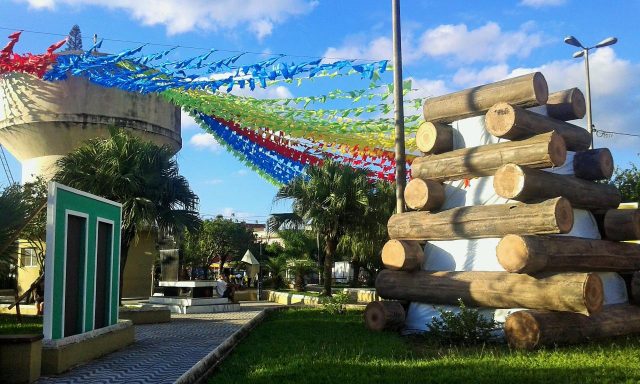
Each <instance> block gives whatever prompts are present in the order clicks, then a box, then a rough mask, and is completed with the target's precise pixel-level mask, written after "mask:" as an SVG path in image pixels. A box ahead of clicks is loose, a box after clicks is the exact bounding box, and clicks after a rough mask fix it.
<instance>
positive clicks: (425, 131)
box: [416, 121, 453, 155]
mask: <svg viewBox="0 0 640 384" xmlns="http://www.w3.org/2000/svg"><path fill="white" fill-rule="evenodd" d="M416 146H417V147H418V149H419V150H420V151H422V152H424V153H426V154H434V155H436V154H439V153H444V152H448V151H451V150H453V128H451V126H450V125H446V124H442V123H432V122H429V121H427V122H424V123H422V124H420V127H419V128H418V131H417V132H416Z"/></svg>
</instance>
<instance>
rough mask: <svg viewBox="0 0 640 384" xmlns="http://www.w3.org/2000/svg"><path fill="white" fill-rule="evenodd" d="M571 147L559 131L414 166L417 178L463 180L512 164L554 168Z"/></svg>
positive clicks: (442, 156)
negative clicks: (568, 147)
mask: <svg viewBox="0 0 640 384" xmlns="http://www.w3.org/2000/svg"><path fill="white" fill-rule="evenodd" d="M566 156H567V149H566V147H565V144H564V140H563V139H562V137H561V136H560V135H558V134H557V133H555V132H549V133H544V134H542V135H537V136H534V137H532V138H530V139H526V140H522V141H507V142H504V143H498V144H489V145H482V146H479V147H473V148H462V149H457V150H455V151H451V152H446V153H442V154H440V155H431V156H424V157H418V158H416V159H415V160H414V161H413V163H412V165H411V175H412V176H413V177H414V178H419V179H424V180H434V181H440V182H443V181H449V180H461V179H467V178H472V177H478V176H489V175H493V174H494V173H495V171H496V170H497V169H498V168H500V167H501V166H503V165H505V164H509V163H514V164H518V165H526V166H528V167H531V168H550V167H555V166H560V165H562V164H564V162H565V160H566Z"/></svg>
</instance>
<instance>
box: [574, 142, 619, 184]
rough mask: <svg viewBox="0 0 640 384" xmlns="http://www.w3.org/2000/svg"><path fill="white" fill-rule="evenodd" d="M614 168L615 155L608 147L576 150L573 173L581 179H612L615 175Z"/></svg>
mask: <svg viewBox="0 0 640 384" xmlns="http://www.w3.org/2000/svg"><path fill="white" fill-rule="evenodd" d="M613 168H614V164H613V156H612V155H611V151H609V149H608V148H598V149H590V150H588V151H583V152H576V155H575V156H574V158H573V173H574V174H575V176H576V177H579V178H581V179H585V180H604V179H610V178H611V175H613Z"/></svg>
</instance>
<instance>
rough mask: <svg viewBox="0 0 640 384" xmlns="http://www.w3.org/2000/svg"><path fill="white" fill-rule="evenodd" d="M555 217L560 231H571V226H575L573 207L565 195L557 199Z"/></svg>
mask: <svg viewBox="0 0 640 384" xmlns="http://www.w3.org/2000/svg"><path fill="white" fill-rule="evenodd" d="M555 217H556V224H557V226H558V230H559V233H569V232H571V228H573V208H572V207H571V203H570V202H569V200H567V199H565V198H564V197H561V198H558V199H557V200H556V206H555Z"/></svg>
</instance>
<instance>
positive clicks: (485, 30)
mask: <svg viewBox="0 0 640 384" xmlns="http://www.w3.org/2000/svg"><path fill="white" fill-rule="evenodd" d="M534 27H535V23H533V22H526V23H524V24H522V25H521V26H520V28H519V29H517V30H513V31H503V30H502V28H500V26H499V25H498V24H497V23H494V22H489V23H487V24H485V25H483V26H481V27H478V28H476V29H469V27H467V25H466V24H456V25H453V24H443V25H439V26H437V27H435V28H432V29H428V30H426V31H424V32H423V33H422V34H421V35H420V37H419V38H415V37H414V35H413V32H409V33H408V34H405V35H404V36H403V40H402V62H403V64H411V63H415V62H417V61H419V60H420V59H423V58H424V57H425V56H429V57H437V58H443V59H453V60H454V64H456V65H459V64H468V63H473V62H495V63H501V62H504V61H506V60H507V59H509V58H510V57H514V56H515V57H518V58H525V57H527V56H529V55H530V54H531V51H532V50H534V49H535V48H537V47H539V46H541V45H543V44H544V43H546V39H545V38H544V36H543V34H542V33H540V32H538V31H537V30H535V28H534ZM323 56H325V57H329V58H332V59H330V60H329V61H335V59H336V58H347V59H376V60H381V59H389V58H391V57H392V42H391V39H390V38H389V37H386V36H381V37H374V38H368V37H367V36H365V35H357V36H350V37H348V38H346V39H345V40H344V42H343V43H342V45H341V46H339V47H329V48H328V49H327V50H326V51H325V52H324V54H323Z"/></svg>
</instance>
